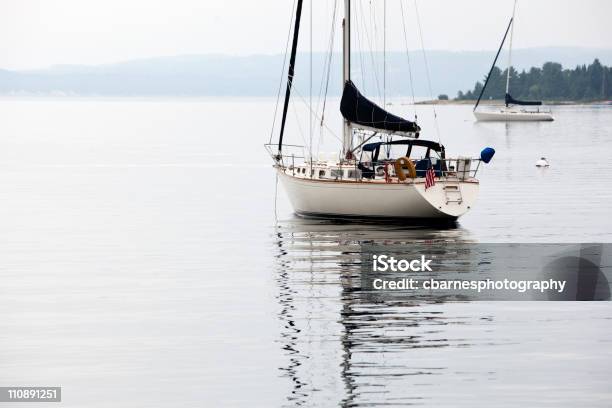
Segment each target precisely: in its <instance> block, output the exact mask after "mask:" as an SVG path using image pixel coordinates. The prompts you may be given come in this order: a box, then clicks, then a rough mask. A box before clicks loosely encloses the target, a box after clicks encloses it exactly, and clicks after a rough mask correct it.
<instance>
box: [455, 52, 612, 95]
mask: <svg viewBox="0 0 612 408" xmlns="http://www.w3.org/2000/svg"><path fill="white" fill-rule="evenodd" d="M507 72H508V71H507V70H504V71H502V70H501V69H499V68H497V67H495V68H493V71H492V72H491V78H490V79H489V83H488V84H487V88H486V90H485V92H484V94H483V97H482V98H483V100H484V99H504V95H505V93H506V75H507ZM485 80H486V76H485ZM483 83H484V80H483V82H480V81H479V82H476V85H475V86H474V89H473V90H471V91H467V92H465V93H463V92H462V91H459V92H458V94H457V99H478V95H480V92H481V91H482V87H483ZM510 94H511V95H512V97H513V98H516V99H530V100H555V101H557V100H569V101H595V100H610V99H612V67H606V66H603V65H601V63H600V62H599V60H598V59H596V60H595V61H593V63H592V64H590V65H589V66H586V65H578V66H577V67H576V68H575V69H563V67H562V66H561V64H558V63H556V62H547V63H545V64H544V65H542V68H535V67H533V68H531V69H530V70H529V71H525V70H523V71H522V72H520V73H519V72H517V71H516V70H515V69H514V68H510Z"/></svg>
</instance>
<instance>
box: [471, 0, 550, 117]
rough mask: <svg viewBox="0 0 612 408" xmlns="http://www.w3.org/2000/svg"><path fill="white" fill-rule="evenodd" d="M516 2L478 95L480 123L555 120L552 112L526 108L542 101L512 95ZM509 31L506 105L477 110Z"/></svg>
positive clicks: (475, 112)
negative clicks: (515, 97)
mask: <svg viewBox="0 0 612 408" xmlns="http://www.w3.org/2000/svg"><path fill="white" fill-rule="evenodd" d="M516 2H517V0H514V8H513V10H512V17H511V18H510V22H509V23H508V27H507V28H506V32H505V33H504V37H503V39H502V42H501V44H500V46H499V49H498V50H497V54H496V55H495V58H494V59H493V65H491V69H490V70H489V74H488V75H487V79H486V80H485V83H484V86H483V87H482V89H481V91H480V95H478V100H477V101H476V104H475V105H474V116H476V120H479V121H505V122H508V121H524V122H530V121H535V122H542V121H552V120H554V118H553V116H552V112H551V111H550V110H543V109H540V108H536V109H535V110H534V109H527V108H524V106H541V105H542V102H541V101H521V100H518V99H514V98H513V97H512V96H511V95H510V71H511V67H512V37H513V34H514V21H515V14H516ZM508 31H510V44H509V46H508V68H507V74H506V94H505V97H504V99H505V101H504V102H505V105H504V106H502V107H501V108H498V109H492V110H477V109H478V104H479V103H480V100H481V98H482V95H483V94H484V91H485V89H486V88H487V84H488V82H489V78H491V72H493V68H494V67H495V64H496V62H497V58H498V57H499V53H500V52H501V50H502V48H503V46H504V42H505V41H506V37H507V36H508Z"/></svg>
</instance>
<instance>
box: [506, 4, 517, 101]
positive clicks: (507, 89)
mask: <svg viewBox="0 0 612 408" xmlns="http://www.w3.org/2000/svg"><path fill="white" fill-rule="evenodd" d="M515 13H516V0H514V7H513V8H512V20H511V21H512V25H511V27H510V43H509V44H508V73H507V75H506V95H508V94H509V91H510V68H512V36H513V34H514V14H515ZM506 106H508V103H507V102H506Z"/></svg>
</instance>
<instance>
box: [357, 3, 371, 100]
mask: <svg viewBox="0 0 612 408" xmlns="http://www.w3.org/2000/svg"><path fill="white" fill-rule="evenodd" d="M360 4H361V3H360V2H357V3H355V11H356V13H360V11H359V9H358V7H359V6H360ZM355 25H356V30H355V34H357V35H356V36H355V39H356V42H357V47H356V48H357V50H358V54H359V68H360V69H361V86H362V87H363V92H364V94H366V95H367V94H368V90H367V84H366V82H367V81H366V71H365V68H364V65H363V50H364V48H365V47H364V46H363V39H362V38H361V30H360V29H359V19H355Z"/></svg>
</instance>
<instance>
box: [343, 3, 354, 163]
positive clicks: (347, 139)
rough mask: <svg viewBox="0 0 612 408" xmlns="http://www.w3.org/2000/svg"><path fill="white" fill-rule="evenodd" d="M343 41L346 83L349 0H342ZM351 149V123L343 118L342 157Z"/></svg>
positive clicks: (349, 20) (348, 61)
mask: <svg viewBox="0 0 612 408" xmlns="http://www.w3.org/2000/svg"><path fill="white" fill-rule="evenodd" d="M342 31H343V41H342V51H343V53H342V66H343V69H342V79H343V81H342V83H343V84H346V83H347V82H348V81H350V80H351V0H344V20H343V21H342ZM351 150H353V135H352V131H351V124H350V122H349V121H348V120H346V119H345V120H344V129H343V137H342V158H346V153H347V152H350V151H351Z"/></svg>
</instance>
